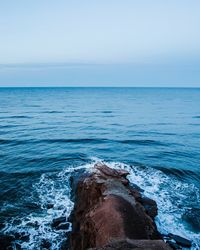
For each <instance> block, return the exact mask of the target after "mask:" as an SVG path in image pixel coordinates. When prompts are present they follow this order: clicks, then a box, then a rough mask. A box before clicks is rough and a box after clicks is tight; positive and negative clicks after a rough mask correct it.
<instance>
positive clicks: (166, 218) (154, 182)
mask: <svg viewBox="0 0 200 250" xmlns="http://www.w3.org/2000/svg"><path fill="white" fill-rule="evenodd" d="M97 162H103V163H105V164H107V165H108V166H109V167H111V168H115V169H126V170H128V171H129V173H130V175H129V176H128V178H129V181H130V183H134V184H136V185H137V186H139V187H140V188H141V189H142V190H143V193H144V195H146V196H148V197H150V198H152V199H154V200H155V201H156V202H157V205H158V216H157V218H156V224H157V226H158V229H159V231H160V232H161V233H174V234H177V235H180V236H183V237H185V238H188V239H190V240H191V241H192V242H193V247H192V249H193V250H197V249H199V247H200V240H199V234H198V233H195V232H194V231H192V230H190V229H189V227H188V224H187V223H188V222H187V221H186V220H185V221H184V218H185V217H184V215H185V214H187V212H188V211H189V212H191V208H192V207H194V208H195V206H196V207H198V206H199V205H200V204H199V203H200V199H199V198H200V196H199V195H200V192H199V190H198V189H197V188H196V187H195V186H194V185H192V184H188V183H185V182H183V181H180V180H179V179H177V178H176V177H171V176H168V175H166V174H165V173H164V172H163V171H160V170H158V169H153V168H150V167H146V166H132V165H128V164H124V163H120V162H106V161H104V160H101V159H98V158H92V159H91V162H90V163H87V164H84V165H79V166H71V167H68V168H66V169H64V170H62V171H60V172H58V173H43V174H42V175H41V178H40V180H39V182H38V183H36V184H34V186H33V188H34V192H33V194H32V200H33V201H37V206H38V207H39V208H40V213H39V212H38V213H30V214H29V215H28V216H25V217H21V218H14V219H13V220H12V221H8V222H7V224H6V226H5V228H4V230H3V232H4V233H6V234H14V235H15V234H17V233H18V234H19V233H20V234H21V235H25V236H27V238H26V240H20V239H18V240H17V241H16V242H17V244H20V246H21V248H22V249H28V250H33V249H40V248H41V244H43V242H44V241H45V242H49V243H50V244H51V249H54V250H59V249H61V247H62V245H63V244H64V241H65V240H64V239H67V235H66V234H67V233H68V232H69V231H70V230H71V224H70V226H69V228H68V229H63V230H55V229H54V228H52V226H51V225H52V221H53V219H55V218H58V217H63V216H64V217H65V218H66V220H68V218H69V216H70V213H71V211H72V209H73V206H74V203H73V199H72V189H71V186H70V181H71V178H72V177H73V178H75V176H77V175H80V173H82V172H85V171H92V170H93V167H94V164H95V163H97ZM190 223H191V221H190Z"/></svg>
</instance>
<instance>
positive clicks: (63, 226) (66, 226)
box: [56, 222, 70, 230]
mask: <svg viewBox="0 0 200 250" xmlns="http://www.w3.org/2000/svg"><path fill="white" fill-rule="evenodd" d="M69 225H70V224H69V223H68V222H67V223H60V224H59V225H58V226H57V227H56V229H57V230H68V229H69Z"/></svg>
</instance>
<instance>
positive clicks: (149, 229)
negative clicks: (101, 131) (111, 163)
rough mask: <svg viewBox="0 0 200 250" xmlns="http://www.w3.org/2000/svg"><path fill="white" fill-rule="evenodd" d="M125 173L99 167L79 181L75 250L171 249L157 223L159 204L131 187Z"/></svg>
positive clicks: (103, 166)
mask: <svg viewBox="0 0 200 250" xmlns="http://www.w3.org/2000/svg"><path fill="white" fill-rule="evenodd" d="M128 174H129V173H128V172H127V171H125V170H114V169H111V168H109V167H107V166H106V165H103V164H97V165H95V170H94V171H93V172H92V173H90V174H88V175H87V176H84V177H83V178H82V179H80V180H79V182H78V185H77V190H76V201H75V208H74V212H73V214H72V216H71V220H72V233H71V239H70V245H71V249H73V250H85V249H98V250H100V249H102V250H103V249H105V250H108V249H109V250H111V249H145V250H148V249H149V250H156V249H159V250H162V249H163V250H164V249H166V250H168V249H171V248H170V247H169V246H168V245H167V244H165V243H164V241H163V240H162V236H161V235H160V234H159V232H158V231H157V228H156V224H155V222H154V217H155V216H156V215H157V206H156V203H155V202H154V201H153V200H151V199H148V198H146V197H142V195H141V194H140V192H139V191H138V189H137V188H136V187H131V185H130V184H129V181H128V179H127V178H126V176H127V175H128Z"/></svg>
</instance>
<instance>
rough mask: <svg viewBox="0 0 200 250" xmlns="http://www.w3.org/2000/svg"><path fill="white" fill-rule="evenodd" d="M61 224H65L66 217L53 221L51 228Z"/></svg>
mask: <svg viewBox="0 0 200 250" xmlns="http://www.w3.org/2000/svg"><path fill="white" fill-rule="evenodd" d="M63 222H66V217H65V216H62V217H59V218H56V219H53V222H52V227H57V226H58V225H59V224H60V223H63Z"/></svg>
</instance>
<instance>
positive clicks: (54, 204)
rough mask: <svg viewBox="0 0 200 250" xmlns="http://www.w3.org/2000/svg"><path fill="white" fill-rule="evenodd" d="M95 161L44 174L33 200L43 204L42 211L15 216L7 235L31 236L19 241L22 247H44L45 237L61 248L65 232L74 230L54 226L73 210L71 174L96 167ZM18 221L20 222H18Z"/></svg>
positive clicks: (32, 248) (67, 216)
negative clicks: (55, 222)
mask: <svg viewBox="0 0 200 250" xmlns="http://www.w3.org/2000/svg"><path fill="white" fill-rule="evenodd" d="M94 162H95V161H93V163H92V164H85V165H83V166H78V167H73V166H71V167H67V168H66V169H64V170H63V171H61V172H59V173H58V174H56V175H55V174H54V175H53V174H42V176H41V178H40V180H39V182H38V183H36V184H35V185H34V186H33V188H34V194H32V196H33V200H36V197H37V204H38V205H39V207H41V212H40V213H32V214H29V215H28V216H26V217H24V218H13V220H12V221H11V222H9V223H7V224H6V226H5V228H4V230H3V232H4V233H8V234H15V233H23V234H25V235H29V240H28V241H27V242H26V241H16V243H18V244H20V246H21V248H22V249H26V250H35V249H42V248H41V243H42V241H43V240H44V239H45V240H46V241H49V242H50V243H51V248H50V249H52V250H58V249H60V247H61V244H62V241H63V240H65V239H66V237H67V236H66V233H67V232H68V231H71V225H70V227H69V229H68V230H55V228H53V227H52V221H53V219H54V218H59V217H63V216H65V217H66V220H67V219H68V218H69V216H70V213H71V211H72V209H73V206H74V204H73V202H72V200H71V187H70V184H69V183H70V177H71V176H73V174H74V172H76V171H80V170H87V171H90V169H92V168H93V166H94ZM17 220H19V221H20V223H16V221H17Z"/></svg>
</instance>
